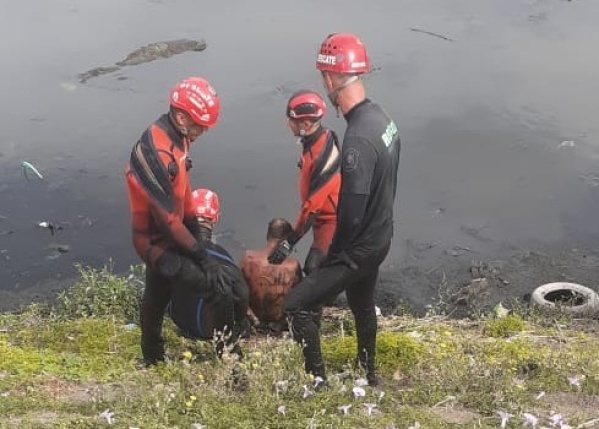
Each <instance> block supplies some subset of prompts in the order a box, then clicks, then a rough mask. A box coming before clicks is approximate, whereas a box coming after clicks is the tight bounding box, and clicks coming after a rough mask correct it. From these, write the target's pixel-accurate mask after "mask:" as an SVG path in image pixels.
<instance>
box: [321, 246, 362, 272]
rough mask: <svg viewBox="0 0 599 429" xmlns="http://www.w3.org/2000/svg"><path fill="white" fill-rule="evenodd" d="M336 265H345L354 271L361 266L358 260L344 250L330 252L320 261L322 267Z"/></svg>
mask: <svg viewBox="0 0 599 429" xmlns="http://www.w3.org/2000/svg"><path fill="white" fill-rule="evenodd" d="M335 265H345V266H347V267H349V268H350V269H351V270H354V271H356V270H357V269H358V268H359V267H358V264H357V263H356V261H354V260H353V259H352V258H350V257H349V255H348V254H347V253H345V252H343V251H342V252H336V253H332V254H328V255H327V257H326V258H325V259H324V260H323V261H322V262H321V263H320V266H321V267H333V266H335Z"/></svg>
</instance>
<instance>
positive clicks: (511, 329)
mask: <svg viewBox="0 0 599 429" xmlns="http://www.w3.org/2000/svg"><path fill="white" fill-rule="evenodd" d="M525 327H526V323H525V322H524V320H523V319H522V317H520V316H518V315H514V314H510V315H507V316H505V317H501V318H499V319H493V320H488V321H487V322H486V323H485V326H484V328H483V332H484V333H485V335H488V336H489V337H494V338H501V337H509V336H510V335H514V334H516V333H518V332H522V331H523V330H524V328H525Z"/></svg>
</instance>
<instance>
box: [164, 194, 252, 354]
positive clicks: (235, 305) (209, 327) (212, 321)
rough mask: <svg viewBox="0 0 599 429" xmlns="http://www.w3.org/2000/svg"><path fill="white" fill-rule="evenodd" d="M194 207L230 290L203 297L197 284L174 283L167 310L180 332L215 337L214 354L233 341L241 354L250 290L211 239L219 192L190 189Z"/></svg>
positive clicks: (202, 233) (201, 233)
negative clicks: (227, 276)
mask: <svg viewBox="0 0 599 429" xmlns="http://www.w3.org/2000/svg"><path fill="white" fill-rule="evenodd" d="M192 201H193V207H194V211H195V215H196V220H197V222H198V225H199V236H198V237H196V238H198V240H201V242H202V243H203V244H204V246H205V248H206V251H207V252H208V253H209V254H210V255H211V256H213V257H214V258H215V259H216V260H217V261H218V263H219V264H221V265H222V266H223V268H224V269H225V270H226V271H228V272H229V274H230V276H229V277H230V281H231V283H230V284H229V286H230V288H231V291H232V294H231V296H228V295H225V296H223V295H218V294H215V295H213V296H212V297H210V298H209V299H205V298H203V297H202V296H201V294H200V293H199V290H201V289H202V287H200V288H189V287H177V286H175V287H174V288H173V294H172V297H171V301H170V304H169V306H168V310H167V313H168V315H169V316H170V317H171V319H172V320H173V322H175V324H176V325H177V327H178V328H179V330H180V331H181V333H182V334H183V335H184V336H186V337H188V338H193V339H200V340H211V339H213V338H216V340H217V341H216V350H217V354H219V355H220V354H221V353H222V351H223V349H224V346H225V344H228V345H232V349H233V350H232V351H233V352H235V353H236V354H237V355H238V356H239V357H240V358H241V348H240V347H239V344H238V343H237V341H238V339H239V337H240V335H242V334H243V332H242V331H243V329H244V328H245V329H247V328H249V327H244V324H245V322H246V312H247V310H248V299H249V291H248V287H247V285H246V283H245V281H244V279H243V276H242V274H241V270H240V269H239V267H238V266H237V265H236V264H235V260H234V259H233V257H232V256H231V255H230V254H229V252H227V251H226V250H225V249H224V248H223V247H222V246H220V245H218V244H216V243H214V242H213V241H212V230H213V228H214V226H215V225H216V224H217V222H218V219H219V216H220V203H219V200H218V195H217V194H216V193H214V192H213V191H211V190H209V189H196V190H195V191H193V193H192Z"/></svg>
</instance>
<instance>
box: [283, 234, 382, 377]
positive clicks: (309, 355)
mask: <svg viewBox="0 0 599 429" xmlns="http://www.w3.org/2000/svg"><path fill="white" fill-rule="evenodd" d="M388 252H389V244H387V245H386V246H385V247H383V248H381V249H380V250H376V251H373V252H371V253H370V254H369V255H367V256H366V257H365V258H363V259H362V260H361V261H360V262H359V264H358V265H359V268H358V269H357V270H353V269H351V268H349V267H348V266H346V265H335V266H331V267H324V268H317V269H316V270H314V271H313V272H312V273H311V274H310V275H309V276H308V277H306V278H304V280H302V281H301V282H300V283H299V284H298V285H297V286H295V287H294V288H293V289H292V290H291V292H290V293H289V294H288V295H287V296H286V297H285V301H284V311H285V312H286V314H287V315H288V318H289V322H290V329H291V331H292V333H293V337H294V339H295V340H296V341H297V342H298V343H299V344H300V345H301V346H302V351H303V354H304V359H305V369H306V372H308V373H311V374H313V375H314V376H319V377H322V378H323V379H325V378H326V374H325V365H324V361H323V359H322V350H321V346H320V332H319V331H320V329H319V321H318V314H319V310H320V307H322V305H323V303H325V302H327V301H328V300H330V299H331V298H334V297H335V296H337V295H338V294H340V293H341V292H343V291H345V293H346V295H347V300H348V304H349V308H350V310H351V312H352V314H353V316H354V320H355V323H356V334H357V338H358V353H357V361H358V363H359V364H360V365H361V366H362V367H363V368H364V369H365V370H366V373H367V376H368V380H369V381H370V382H374V379H375V358H376V331H377V322H376V313H375V304H374V290H375V286H376V282H377V278H378V274H379V266H380V264H381V263H382V262H383V260H384V259H385V257H386V256H387V253H388Z"/></svg>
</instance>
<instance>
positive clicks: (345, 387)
mask: <svg viewBox="0 0 599 429" xmlns="http://www.w3.org/2000/svg"><path fill="white" fill-rule="evenodd" d="M345 392H347V386H346V385H345V384H344V385H342V386H341V387H340V388H339V393H345Z"/></svg>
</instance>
